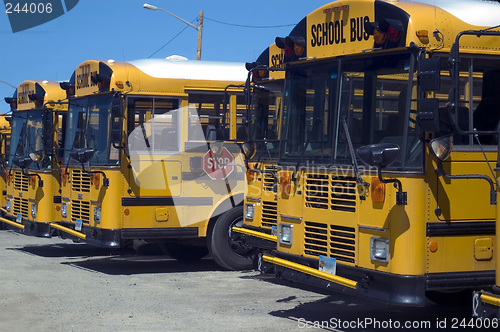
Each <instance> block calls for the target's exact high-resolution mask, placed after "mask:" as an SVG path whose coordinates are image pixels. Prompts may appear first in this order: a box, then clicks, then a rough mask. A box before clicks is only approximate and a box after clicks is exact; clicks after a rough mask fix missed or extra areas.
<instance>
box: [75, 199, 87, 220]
mask: <svg viewBox="0 0 500 332" xmlns="http://www.w3.org/2000/svg"><path fill="white" fill-rule="evenodd" d="M77 219H80V220H81V221H82V222H84V223H87V224H88V223H89V222H90V202H86V201H77V200H73V201H71V220H72V221H73V222H76V220H77Z"/></svg>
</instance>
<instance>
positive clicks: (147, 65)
mask: <svg viewBox="0 0 500 332" xmlns="http://www.w3.org/2000/svg"><path fill="white" fill-rule="evenodd" d="M128 62H129V63H130V64H132V65H134V66H135V67H137V68H138V69H139V70H141V71H142V72H144V73H145V74H148V75H149V76H151V77H156V78H172V79H190V80H217V81H245V80H246V78H247V74H248V71H247V70H246V69H245V64H244V63H238V62H219V61H199V60H182V59H180V60H177V59H143V60H134V61H128Z"/></svg>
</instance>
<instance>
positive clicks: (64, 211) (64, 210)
mask: <svg viewBox="0 0 500 332" xmlns="http://www.w3.org/2000/svg"><path fill="white" fill-rule="evenodd" d="M61 216H63V217H67V216H68V203H67V202H62V203H61Z"/></svg>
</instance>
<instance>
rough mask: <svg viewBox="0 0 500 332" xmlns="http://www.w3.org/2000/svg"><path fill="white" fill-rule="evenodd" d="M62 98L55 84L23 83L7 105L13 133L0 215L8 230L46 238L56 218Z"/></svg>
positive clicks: (41, 82)
mask: <svg viewBox="0 0 500 332" xmlns="http://www.w3.org/2000/svg"><path fill="white" fill-rule="evenodd" d="M64 99H66V94H65V92H64V90H63V89H61V88H60V86H59V83H58V82H54V81H34V80H28V81H24V82H22V83H21V84H19V86H18V87H17V90H16V94H15V96H14V97H13V98H6V102H7V103H9V104H10V105H11V111H12V114H11V118H12V120H11V121H12V135H11V143H10V147H9V152H8V155H7V156H6V159H5V163H6V166H5V167H6V189H5V195H2V196H5V202H4V205H2V209H4V210H5V211H4V216H3V218H1V219H0V220H1V221H2V222H3V223H5V224H6V225H7V227H8V228H11V229H15V230H19V231H22V232H23V233H24V234H27V235H33V236H40V237H50V235H51V229H50V226H49V225H50V223H51V222H53V221H54V220H55V219H56V218H57V214H58V211H56V205H55V203H57V202H58V201H59V199H60V193H59V188H60V184H59V179H60V175H59V166H58V153H59V149H58V146H59V143H60V142H61V139H62V122H63V118H64V115H65V112H66V110H67V105H66V104H63V103H61V102H60V101H61V100H64Z"/></svg>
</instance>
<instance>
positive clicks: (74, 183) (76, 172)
mask: <svg viewBox="0 0 500 332" xmlns="http://www.w3.org/2000/svg"><path fill="white" fill-rule="evenodd" d="M90 184H91V181H90V176H89V175H88V174H86V173H84V172H83V171H82V170H81V169H73V170H72V172H71V189H72V190H73V191H76V192H83V193H88V192H90Z"/></svg>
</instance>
